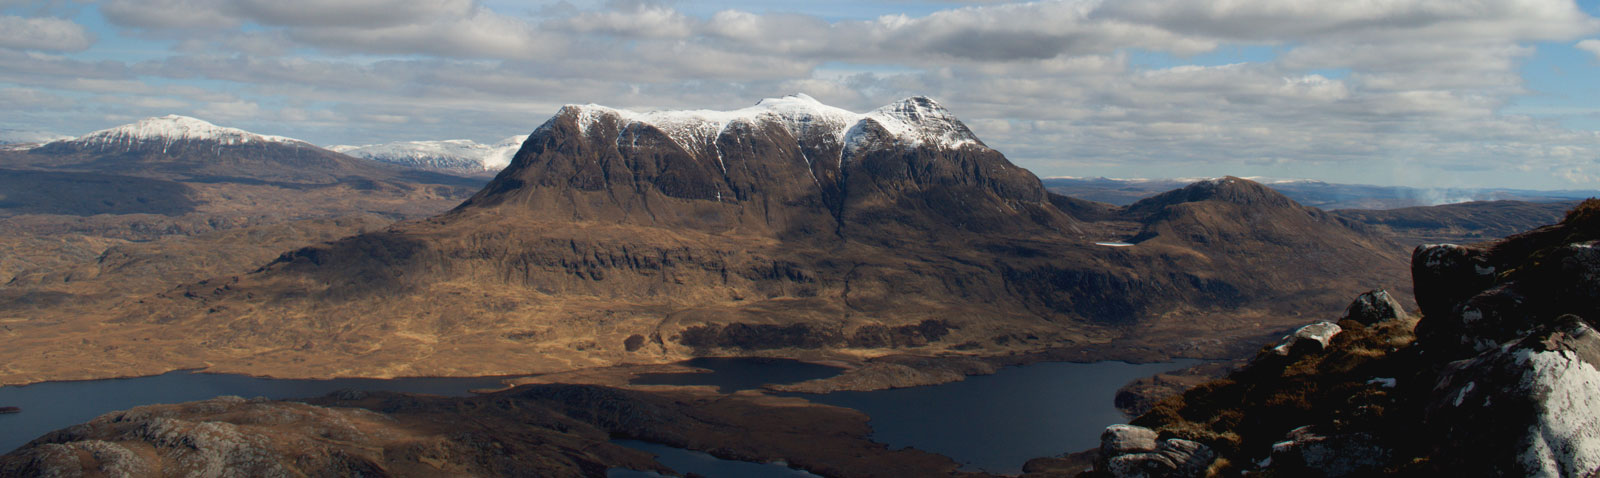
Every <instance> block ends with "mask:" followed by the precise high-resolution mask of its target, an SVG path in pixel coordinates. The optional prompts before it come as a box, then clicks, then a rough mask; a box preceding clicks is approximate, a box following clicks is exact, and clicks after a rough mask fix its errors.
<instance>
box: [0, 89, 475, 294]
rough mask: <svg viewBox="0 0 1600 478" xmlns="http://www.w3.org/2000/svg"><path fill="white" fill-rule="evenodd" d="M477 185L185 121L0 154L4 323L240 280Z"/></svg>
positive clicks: (428, 210)
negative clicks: (295, 253)
mask: <svg viewBox="0 0 1600 478" xmlns="http://www.w3.org/2000/svg"><path fill="white" fill-rule="evenodd" d="M481 185H482V180H478V179H472V178H463V177H458V176H450V175H444V174H438V173H430V172H422V171H415V170H410V169H405V168H400V167H395V166H387V165H382V164H379V163H374V162H371V161H366V160H361V159H356V158H351V157H348V156H344V155H341V154H338V153H334V152H331V151H327V150H323V149H321V148H318V147H316V146H314V145H311V144H309V143H305V142H302V141H298V140H294V139H290V138H284V137H281V136H272V135H264V134H257V133H251V132H248V131H244V130H239V129H236V128H227V127H222V126H217V125H214V124H211V123H208V122H205V121H201V120H198V119H194V118H188V117H183V116H164V117H157V118H148V119H145V120H141V121H139V122H136V123H132V124H127V125H123V126H118V127H114V128H110V129H106V130H101V131H95V132H91V133H88V134H85V135H83V136H81V137H78V138H75V139H63V140H57V141H53V142H50V143H46V144H43V145H38V146H36V147H30V148H22V149H17V150H9V151H0V250H3V251H5V253H6V256H7V257H6V258H5V259H3V260H0V310H7V312H5V313H3V314H0V315H5V316H7V317H12V318H15V317H38V315H36V314H41V313H73V312H66V310H69V309H71V310H76V308H79V307H81V308H84V309H86V310H91V311H92V310H101V309H104V308H105V307H110V306H111V304H113V303H114V302H115V301H118V300H122V299H124V298H126V297H128V296H130V295H141V294H149V293H153V292H156V291H160V290H165V289H167V288H169V287H171V286H172V285H175V284H176V283H180V282H189V281H193V280H197V279H198V278H204V277H210V276H213V275H228V274H242V273H247V272H249V271H250V270H253V269H255V268H257V267H259V266H260V265H261V264H262V263H263V262H265V261H267V260H270V259H271V258H272V257H275V256H277V255H278V254H280V253H281V252H282V250H283V249H284V248H295V247H303V246H306V245H311V244H315V243H318V242H321V241H326V240H330V239H335V238H340V237H345V236H348V235H351V234H356V233H359V232H363V231H368V230H381V229H382V228H383V227H384V226H386V225H387V224H389V223H391V222H393V221H396V220H402V219H411V218H419V217H426V216H430V215H433V214H437V213H439V212H442V211H445V210H448V209H449V208H451V207H454V206H456V205H458V204H459V203H460V202H461V200H463V199H465V198H466V197H468V196H469V195H470V194H472V193H473V192H476V191H477V189H478V187H479V186H481ZM107 301H111V302H107ZM41 311H49V312H41Z"/></svg>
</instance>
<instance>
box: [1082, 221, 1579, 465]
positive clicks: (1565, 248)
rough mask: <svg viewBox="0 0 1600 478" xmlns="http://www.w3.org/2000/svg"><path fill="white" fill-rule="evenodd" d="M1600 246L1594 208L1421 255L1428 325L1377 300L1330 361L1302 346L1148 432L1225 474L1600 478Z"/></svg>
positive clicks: (1418, 276)
mask: <svg viewBox="0 0 1600 478" xmlns="http://www.w3.org/2000/svg"><path fill="white" fill-rule="evenodd" d="M1597 241H1600V200H1594V199H1591V200H1589V201H1586V202H1584V203H1582V204H1580V205H1579V206H1578V207H1577V208H1576V209H1574V210H1572V211H1571V212H1569V213H1568V214H1567V215H1566V218H1565V219H1564V220H1563V221H1562V222H1561V223H1559V224H1556V225H1552V226H1547V227H1543V228H1539V229H1536V230H1533V231H1530V232H1527V233H1523V234H1518V235H1515V236H1511V237H1509V238H1506V239H1504V240H1501V241H1496V242H1492V243H1483V244H1474V245H1466V246H1461V245H1451V244H1430V245H1423V246H1419V247H1418V248H1417V249H1416V251H1415V253H1414V254H1413V259H1412V269H1413V274H1414V277H1415V281H1416V284H1415V287H1416V300H1417V304H1418V305H1419V306H1420V309H1421V317H1420V319H1411V318H1408V317H1406V316H1405V314H1404V313H1403V312H1401V311H1396V310H1395V307H1394V306H1393V304H1392V303H1390V301H1389V300H1385V299H1384V298H1383V297H1379V296H1377V295H1375V294H1373V295H1367V296H1363V297H1361V298H1360V299H1358V300H1357V301H1356V302H1355V303H1352V304H1351V306H1350V307H1349V309H1347V313H1346V317H1345V318H1344V319H1343V320H1341V321H1340V322H1339V323H1338V325H1333V324H1326V323H1324V324H1323V326H1324V327H1326V326H1333V327H1335V329H1330V330H1332V331H1333V335H1332V336H1331V339H1329V340H1321V339H1320V338H1319V345H1320V344H1321V343H1325V344H1326V348H1324V347H1321V346H1317V347H1305V348H1301V347H1299V346H1298V345H1292V342H1288V341H1286V342H1285V344H1284V345H1290V347H1288V348H1285V347H1283V346H1280V347H1276V348H1270V349H1267V350H1266V351H1264V352H1263V354H1262V356H1260V357H1259V358H1257V359H1256V360H1255V361H1254V362H1252V363H1251V364H1250V365H1248V366H1247V367H1245V368H1244V369H1242V370H1239V371H1237V372H1235V373H1233V374H1231V375H1230V376H1229V377H1228V378H1226V379H1224V380H1219V381H1216V382H1212V383H1208V384H1205V385H1201V386H1199V387H1196V388H1194V389H1191V390H1190V391H1188V392H1186V393H1184V394H1183V395H1182V396H1180V397H1174V398H1170V399H1168V400H1167V401H1165V402H1162V403H1160V404H1158V405H1156V407H1155V408H1154V409H1152V410H1151V411H1150V412H1148V413H1146V414H1144V415H1143V416H1141V417H1139V418H1137V419H1135V420H1134V421H1133V423H1134V424H1135V425H1142V426H1146V427H1150V428H1151V429H1153V430H1154V431H1150V432H1149V434H1158V435H1159V436H1163V437H1166V436H1171V437H1180V438H1183V439H1188V440H1194V441H1196V442H1199V443H1202V444H1205V445H1207V446H1208V447H1209V449H1214V450H1218V451H1219V452H1220V456H1221V457H1222V459H1221V460H1218V461H1215V462H1213V463H1212V464H1211V465H1212V471H1213V472H1217V473H1222V474H1224V475H1232V474H1240V473H1247V472H1250V473H1262V474H1264V476H1373V475H1391V474H1393V475H1432V476H1467V475H1492V476H1591V475H1594V474H1595V473H1597V472H1600V454H1597V451H1596V450H1600V441H1597V440H1600V438H1597V437H1600V401H1597V399H1596V397H1600V372H1597V370H1600V334H1597V333H1596V332H1595V328H1594V327H1595V326H1594V323H1595V322H1594V321H1595V320H1596V319H1594V318H1593V317H1596V316H1600V310H1597V309H1596V305H1595V304H1596V303H1597V302H1596V299H1600V296H1597V292H1600V260H1597V258H1600V255H1597V254H1595V253H1593V252H1592V251H1593V250H1594V249H1593V246H1594V245H1595V244H1596V243H1597ZM1413 331H1414V332H1413ZM1299 335H1300V334H1296V336H1294V337H1291V338H1290V339H1291V340H1292V339H1297V338H1298V336H1299ZM1322 335H1327V334H1322ZM1302 342H1303V341H1302ZM1120 430H1121V429H1119V431H1118V433H1122V431H1120ZM1107 433H1108V434H1110V433H1111V432H1109V431H1108V432H1107ZM1269 457H1270V460H1264V459H1266V458H1269ZM1100 470H1101V471H1102V472H1104V473H1107V474H1110V475H1112V476H1125V475H1122V474H1118V473H1117V471H1118V470H1119V469H1118V468H1114V467H1109V465H1107V466H1102V467H1101V468H1100ZM1169 471H1170V469H1169ZM1126 476H1132V475H1126ZM1169 476H1199V475H1196V474H1193V473H1177V472H1173V473H1171V474H1169Z"/></svg>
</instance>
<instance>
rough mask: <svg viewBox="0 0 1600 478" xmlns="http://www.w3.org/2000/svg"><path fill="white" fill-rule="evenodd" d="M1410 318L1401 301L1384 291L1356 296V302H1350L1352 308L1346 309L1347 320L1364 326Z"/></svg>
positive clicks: (1345, 316) (1372, 291) (1379, 290)
mask: <svg viewBox="0 0 1600 478" xmlns="http://www.w3.org/2000/svg"><path fill="white" fill-rule="evenodd" d="M1409 317H1410V315H1409V314H1407V313H1406V309H1405V307H1404V306H1402V305H1400V301H1398V300H1395V299H1394V296H1392V295H1389V291H1387V290H1384V289H1376V290H1371V291H1367V292H1365V293H1363V294H1361V295H1359V296H1356V300H1355V301H1352V302H1350V306H1349V307H1345V309H1344V318H1345V320H1354V321H1356V322H1360V323H1361V324H1363V325H1373V324H1376V323H1378V322H1383V321H1385V320H1394V319H1405V318H1409Z"/></svg>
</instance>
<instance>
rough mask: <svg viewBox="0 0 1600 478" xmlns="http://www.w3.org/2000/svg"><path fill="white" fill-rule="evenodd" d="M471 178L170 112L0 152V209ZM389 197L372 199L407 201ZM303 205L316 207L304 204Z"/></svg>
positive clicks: (39, 210)
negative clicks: (366, 158)
mask: <svg viewBox="0 0 1600 478" xmlns="http://www.w3.org/2000/svg"><path fill="white" fill-rule="evenodd" d="M478 184H481V183H479V182H478V181H475V180H472V179H469V178H462V177H458V176H449V175H442V174H437V173H427V172H420V171H415V170H410V169H405V168H399V167H394V166H386V165H382V164H378V163H373V162H370V161H363V160H359V159H356V158H351V157H348V156H345V155H342V154H338V153H335V152H332V151H328V150H325V149H322V148H319V147H316V146H314V145H312V144H310V143H306V142H303V141H299V140H295V139H292V138H285V137H282V136H272V135H263V134H256V133H251V132H249V131H244V130H240V129H236V128H228V127H222V126H217V125H214V124H211V123H208V122H205V121H202V120H199V119H195V118H190V117H185V116H178V115H167V116H162V117H155V118H147V119H144V120H141V121H138V122H136V123H132V124H126V125H122V126H117V127H114V128H109V129H105V130H100V131H95V132H91V133H88V134H85V135H83V136H80V137H77V138H74V139H64V140H57V141H52V142H49V143H46V144H43V145H40V146H38V147H34V148H30V149H26V150H20V151H7V152H0V195H3V196H4V197H3V199H0V207H3V209H6V210H9V211H5V210H0V215H5V214H6V213H11V214H16V213H22V214H67V215H79V216H92V215H94V214H103V213H105V214H129V213H151V214H162V215H168V216H177V215H182V214H185V213H188V212H191V211H194V210H196V209H197V208H198V207H199V206H200V205H201V204H206V203H217V202H218V201H225V202H230V201H234V200H236V199H244V197H250V199H248V200H246V204H238V203H234V204H231V205H229V206H227V207H229V208H233V209H235V210H237V209H238V207H239V206H241V205H248V204H249V203H252V202H253V203H254V205H258V206H267V205H268V204H269V203H271V202H272V200H269V199H268V198H266V197H263V196H274V199H282V200H284V201H287V202H286V203H280V204H277V206H289V205H291V204H294V203H301V202H303V201H305V200H308V199H312V198H316V197H319V196H330V195H342V194H344V193H351V194H353V195H355V196H357V197H363V198H372V199H376V198H377V197H386V198H387V197H398V196H435V197H436V196H439V195H440V193H444V195H447V196H448V195H453V194H461V193H464V192H466V191H463V190H464V189H466V188H474V187H476V186H477V185H478ZM423 185H430V186H423ZM224 190H226V191H224ZM289 191H297V192H296V193H292V194H290V193H288V192H289ZM324 193H328V194H324ZM242 196H244V197H242ZM297 196H298V197H297ZM385 200H386V201H387V200H388V199H385ZM397 206H398V205H390V206H380V207H378V208H381V209H388V210H391V211H394V210H402V209H406V208H405V207H403V206H399V207H397ZM357 209H372V208H366V207H365V206H361V207H357ZM363 212H378V211H374V210H364V211H363ZM305 214H310V215H315V216H323V214H322V213H319V212H311V211H306V212H305Z"/></svg>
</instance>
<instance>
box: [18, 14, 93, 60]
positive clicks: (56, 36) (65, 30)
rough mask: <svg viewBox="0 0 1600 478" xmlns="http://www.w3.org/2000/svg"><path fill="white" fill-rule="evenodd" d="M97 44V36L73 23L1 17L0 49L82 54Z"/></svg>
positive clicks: (56, 19)
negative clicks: (95, 42)
mask: <svg viewBox="0 0 1600 478" xmlns="http://www.w3.org/2000/svg"><path fill="white" fill-rule="evenodd" d="M93 44H94V35H91V34H89V32H88V31H87V30H84V29H83V26H82V25H78V24H77V23H73V22H72V21H71V20H62V19H59V18H22V17H16V16H10V15H5V16H0V48H11V49H17V50H42V51H82V50H84V49H87V48H89V46H90V45H93Z"/></svg>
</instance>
